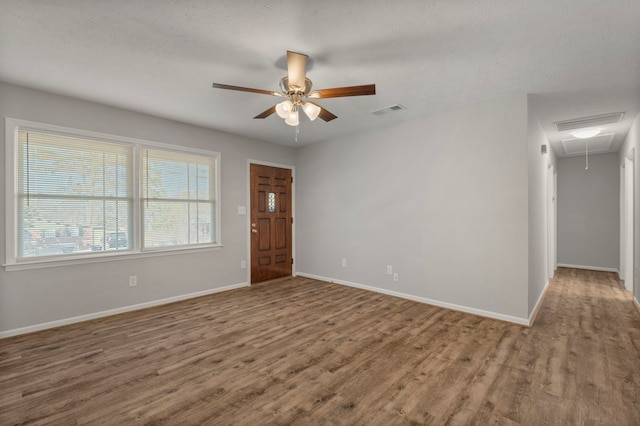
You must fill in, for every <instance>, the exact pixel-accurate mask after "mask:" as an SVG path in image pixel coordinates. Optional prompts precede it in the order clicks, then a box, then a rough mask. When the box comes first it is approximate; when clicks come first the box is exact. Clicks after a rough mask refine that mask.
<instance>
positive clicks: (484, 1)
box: [0, 0, 640, 153]
mask: <svg viewBox="0 0 640 426" xmlns="http://www.w3.org/2000/svg"><path fill="white" fill-rule="evenodd" d="M639 23H640V1H638V0H536V1H515V0H467V1H454V0H446V1H445V0H442V1H439V0H432V1H424V0H416V1H409V0H395V1H388V0H386V1H372V0H355V1H354V0H351V1H342V2H338V1H335V2H334V1H324V2H318V1H268V2H267V1H258V0H254V1H249V0H230V1H227V0H217V1H178V0H166V1H162V0H122V1H118V0H110V1H104V0H83V1H79V0H56V1H44V0H42V1H32V0H0V80H2V81H5V82H9V83H14V84H19V85H24V86H29V87H34V88H37V89H43V90H47V91H52V92H56V93H61V94H65V95H69V96H74V97H78V98H82V99H88V100H92V101H96V102H101V103H105V104H109V105H114V106H118V107H123V108H128V109H132V110H136V111H141V112H145V113H149V114H154V115H158V116H161V117H166V118H170V119H175V120H179V121H183V122H187V123H192V124H196V125H201V126H205V127H210V128H214V129H219V130H222V131H226V132H230V133H235V134H240V135H244V136H247V137H251V138H255V139H261V140H266V141H271V142H275V143H281V144H286V145H292V146H295V145H303V144H307V143H313V142H317V141H321V140H324V139H328V138H333V137H337V136H342V135H348V134H351V133H354V132H359V131H362V130H363V129H371V128H375V127H377V126H387V125H390V124H392V123H397V122H399V121H403V120H408V119H412V118H415V117H419V116H422V115H425V114H431V113H434V112H437V111H442V110H451V109H455V108H457V107H460V106H462V105H466V104H473V103H478V102H482V101H486V100H491V99H496V98H500V97H503V96H509V95H516V94H525V93H528V94H532V95H533V96H532V101H533V105H534V107H535V110H536V113H537V115H538V117H539V118H540V120H541V122H542V124H543V128H544V130H545V132H546V133H547V136H548V137H549V139H550V141H551V145H552V147H553V148H554V150H556V151H558V149H560V151H562V148H561V140H562V139H566V138H567V132H564V133H559V132H557V131H555V128H554V126H553V122H554V121H559V120H566V119H571V118H577V117H582V116H588V115H595V114H602V113H607V112H617V111H626V112H627V114H626V115H625V120H623V122H622V123H621V124H620V125H619V127H616V128H615V129H609V128H608V127H607V129H606V130H607V132H609V131H614V132H616V134H617V136H616V138H614V141H613V143H612V149H614V150H615V149H617V148H619V145H620V143H621V141H622V140H623V138H624V135H625V134H626V131H627V129H628V128H629V125H630V123H631V120H633V118H634V117H635V116H637V114H638V113H639V112H640V24H639ZM286 50H293V51H297V52H302V53H305V54H308V55H309V56H310V57H311V59H312V61H313V62H312V64H311V67H310V69H309V70H308V77H309V78H311V80H312V81H313V83H314V88H316V89H321V88H330V87H339V86H349V85H359V84H368V83H375V84H376V85H377V95H375V96H365V97H353V98H340V99H325V100H321V101H319V102H318V103H320V104H321V105H322V106H323V107H325V108H327V109H328V110H329V111H331V112H333V113H335V114H336V115H338V117H339V118H338V119H337V120H334V121H332V122H329V123H325V122H323V121H321V120H316V121H314V122H309V121H308V120H307V119H306V117H305V118H302V119H301V126H300V139H299V141H298V142H295V141H294V130H293V128H291V127H289V126H287V125H286V124H284V122H283V121H282V120H281V119H279V118H278V117H277V116H275V115H273V116H271V117H269V118H267V119H265V120H254V119H252V117H253V116H255V115H256V114H258V113H260V112H262V111H264V110H265V109H267V108H268V107H269V106H271V105H273V104H274V103H275V102H277V98H275V97H270V96H265V95H257V94H250V93H241V92H231V91H224V90H215V89H212V88H211V83H212V82H214V81H215V82H218V83H226V84H232V85H239V86H247V87H254V88H260V89H267V90H277V88H278V81H279V79H280V78H281V77H282V76H284V75H285V74H286V61H285V60H284V55H285V52H286ZM396 103H400V104H402V105H404V106H405V107H406V108H407V109H406V110H402V111H399V112H395V113H390V114H384V115H373V114H371V113H370V112H371V111H373V110H377V109H379V108H382V107H385V106H389V105H392V104H396ZM496 131H500V129H496ZM560 153H561V152H560Z"/></svg>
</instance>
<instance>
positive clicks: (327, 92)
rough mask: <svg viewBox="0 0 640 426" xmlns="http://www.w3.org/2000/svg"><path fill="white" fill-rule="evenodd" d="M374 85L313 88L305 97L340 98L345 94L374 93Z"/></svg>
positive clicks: (360, 94) (361, 94)
mask: <svg viewBox="0 0 640 426" xmlns="http://www.w3.org/2000/svg"><path fill="white" fill-rule="evenodd" d="M375 94H376V85H375V84H365V85H363V86H349V87H335V88H333V89H321V90H314V91H313V92H311V93H309V94H308V95H307V97H309V98H315V99H326V98H341V97H345V96H365V95H375Z"/></svg>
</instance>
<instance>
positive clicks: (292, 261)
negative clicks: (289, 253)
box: [291, 257, 293, 265]
mask: <svg viewBox="0 0 640 426" xmlns="http://www.w3.org/2000/svg"><path fill="white" fill-rule="evenodd" d="M291 264H292V265H293V257H292V258H291Z"/></svg>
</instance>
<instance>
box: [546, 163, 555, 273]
mask: <svg viewBox="0 0 640 426" xmlns="http://www.w3.org/2000/svg"><path fill="white" fill-rule="evenodd" d="M557 181H558V174H557V172H556V168H555V167H554V166H553V164H551V163H549V164H548V165H547V278H548V279H551V278H553V276H554V275H555V272H556V268H557V265H558V260H557V259H558V255H557V250H558V233H557V222H556V220H557V219H556V218H557V211H558V210H557V195H556V194H557V193H558V190H557Z"/></svg>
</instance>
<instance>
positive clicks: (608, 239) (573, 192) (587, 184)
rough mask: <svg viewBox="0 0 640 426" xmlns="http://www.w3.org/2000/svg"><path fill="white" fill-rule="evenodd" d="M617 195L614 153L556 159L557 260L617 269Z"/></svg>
mask: <svg viewBox="0 0 640 426" xmlns="http://www.w3.org/2000/svg"><path fill="white" fill-rule="evenodd" d="M619 198H620V158H619V155H618V154H601V155H590V156H589V170H585V157H583V156H580V157H568V158H559V159H558V264H560V265H573V266H579V267H584V268H596V269H598V268H602V269H605V270H606V269H610V270H614V271H617V269H618V265H619V262H620V257H619V252H620V199H619Z"/></svg>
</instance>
